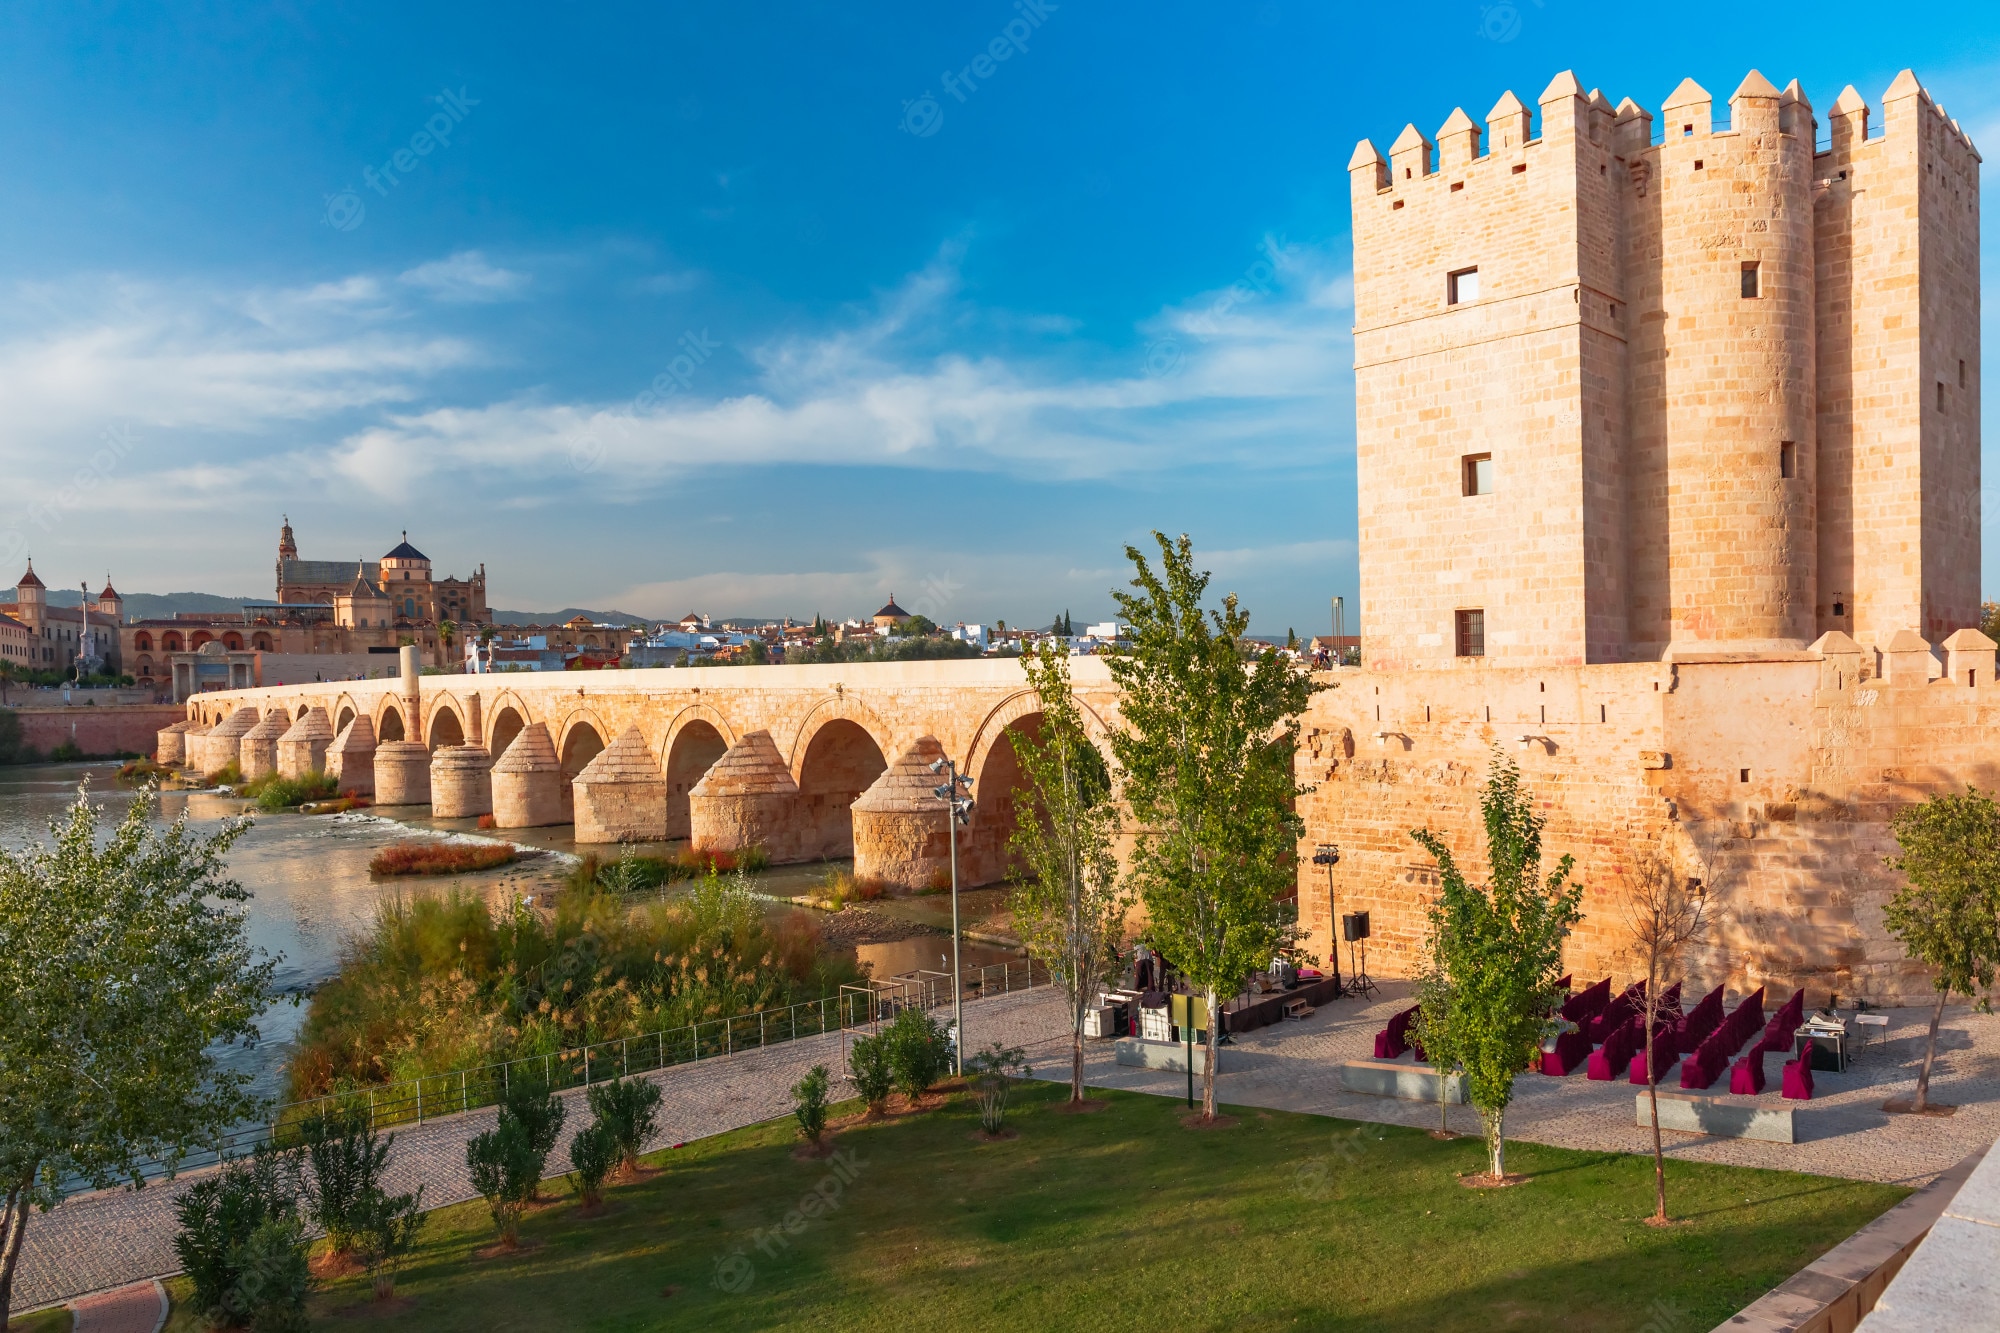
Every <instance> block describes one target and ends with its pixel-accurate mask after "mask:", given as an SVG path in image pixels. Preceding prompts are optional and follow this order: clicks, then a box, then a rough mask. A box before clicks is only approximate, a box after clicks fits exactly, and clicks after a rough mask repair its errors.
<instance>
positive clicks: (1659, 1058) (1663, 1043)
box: [1628, 1027, 1681, 1087]
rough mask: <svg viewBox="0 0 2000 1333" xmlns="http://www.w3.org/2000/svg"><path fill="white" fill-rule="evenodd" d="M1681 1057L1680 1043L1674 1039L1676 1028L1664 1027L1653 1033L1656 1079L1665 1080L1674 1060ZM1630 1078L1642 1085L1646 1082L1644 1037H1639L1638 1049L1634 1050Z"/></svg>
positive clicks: (1631, 1080)
mask: <svg viewBox="0 0 2000 1333" xmlns="http://www.w3.org/2000/svg"><path fill="white" fill-rule="evenodd" d="M1680 1058H1681V1049H1680V1045H1679V1043H1677V1042H1676V1041H1675V1040H1674V1030H1673V1029H1672V1028H1671V1027H1662V1028H1661V1029H1660V1030H1659V1031H1657V1032H1655V1033H1654V1034H1653V1077H1654V1079H1655V1080H1656V1081H1661V1082H1664V1081H1665V1079H1666V1076H1667V1071H1668V1070H1670V1069H1672V1068H1673V1067H1674V1061H1676V1060H1678V1059H1680ZM1628 1080H1629V1081H1630V1082H1633V1083H1637V1084H1639V1085H1640V1086H1642V1087H1643V1086H1644V1085H1645V1083H1646V1042H1645V1038H1643V1037H1642V1038H1640V1039H1639V1043H1638V1046H1637V1049H1636V1050H1635V1051H1634V1052H1633V1055H1632V1063H1631V1066H1630V1070H1629V1072H1628Z"/></svg>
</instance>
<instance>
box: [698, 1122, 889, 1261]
mask: <svg viewBox="0 0 2000 1333" xmlns="http://www.w3.org/2000/svg"><path fill="white" fill-rule="evenodd" d="M829 1160H831V1162H832V1163H833V1169H832V1170H830V1171H828V1172H827V1173H826V1174H825V1175H823V1176H821V1177H820V1178H819V1179H818V1180H817V1181H815V1182H814V1183H813V1187H812V1188H811V1189H809V1190H807V1191H806V1192H805V1194H804V1195H802V1196H801V1197H800V1199H799V1201H798V1203H797V1204H796V1205H795V1206H794V1207H793V1208H792V1209H791V1210H790V1211H789V1212H787V1213H786V1214H785V1215H784V1216H783V1217H781V1218H779V1219H778V1222H777V1224H776V1225H775V1226H769V1227H758V1228H757V1229H756V1230H755V1231H752V1232H751V1233H750V1245H749V1247H748V1248H745V1247H743V1246H740V1245H739V1246H737V1247H736V1248H735V1249H733V1250H731V1251H729V1252H728V1253H727V1254H724V1255H722V1256H721V1257H720V1258H718V1259H717V1260H716V1261H715V1275H714V1277H713V1278H712V1279H711V1281H713V1282H714V1284H715V1285H716V1287H717V1288H719V1289H720V1290H722V1291H726V1292H729V1293H730V1294H731V1295H735V1294H738V1293H741V1292H745V1291H748V1290H750V1287H751V1284H752V1283H754V1282H756V1280H757V1263H756V1261H755V1260H754V1259H752V1258H751V1257H750V1250H752V1249H754V1250H756V1251H757V1252H758V1253H759V1254H761V1255H763V1256H764V1257H765V1258H766V1259H776V1258H778V1257H779V1256H780V1255H782V1254H783V1253H784V1252H785V1251H786V1250H789V1249H790V1248H792V1240H791V1238H792V1237H793V1236H796V1235H799V1234H800V1233H801V1232H803V1231H805V1229H806V1228H807V1227H809V1226H811V1225H812V1224H813V1223H815V1222H823V1221H825V1220H826V1219H828V1218H830V1217H832V1216H833V1215H834V1214H835V1213H837V1212H839V1211H840V1205H841V1201H842V1200H843V1199H845V1198H846V1197H847V1189H848V1186H850V1185H852V1184H853V1183H854V1182H855V1181H856V1180H858V1179H859V1178H860V1176H861V1168H862V1167H864V1166H866V1165H868V1162H867V1159H865V1158H862V1157H857V1156H855V1155H854V1153H853V1151H852V1150H851V1149H847V1148H842V1149H839V1150H838V1151H836V1152H835V1153H834V1154H833V1156H832V1158H831V1159H829Z"/></svg>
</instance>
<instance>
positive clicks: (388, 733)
mask: <svg viewBox="0 0 2000 1333" xmlns="http://www.w3.org/2000/svg"><path fill="white" fill-rule="evenodd" d="M408 739H409V735H408V733H407V732H406V731H405V730H404V729H403V710H402V709H400V708H398V707H397V706H396V705H395V704H394V703H393V702H392V701H391V700H390V699H389V698H388V697H387V696H386V695H385V696H384V697H383V698H382V699H381V701H380V702H378V703H377V704H376V705H375V742H376V744H378V745H387V744H388V743H389V742H390V741H401V740H408Z"/></svg>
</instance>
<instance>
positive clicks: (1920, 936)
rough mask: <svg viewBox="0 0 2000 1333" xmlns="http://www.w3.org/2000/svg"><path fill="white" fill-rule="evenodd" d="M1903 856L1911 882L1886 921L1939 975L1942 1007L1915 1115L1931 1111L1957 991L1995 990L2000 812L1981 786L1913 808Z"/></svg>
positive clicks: (1896, 819)
mask: <svg viewBox="0 0 2000 1333" xmlns="http://www.w3.org/2000/svg"><path fill="white" fill-rule="evenodd" d="M1889 826H1890V828H1891V829H1893V830H1894V831H1895V834H1896V845H1897V846H1898V847H1900V848H1901V849H1902V853H1901V855H1898V856H1892V857H1889V858H1888V864H1889V868H1890V869H1892V870H1900V871H1902V872H1903V875H1904V877H1905V878H1907V879H1908V880H1909V881H1910V882H1909V884H1908V885H1907V886H1905V887H1904V888H1902V889H1900V890H1898V891H1897V893H1896V896H1895V897H1893V898H1891V899H1890V900H1889V906H1888V909H1887V910H1886V911H1885V912H1884V913H1883V920H1884V921H1885V922H1886V923H1887V925H1888V927H1889V933H1890V934H1892V935H1894V936H1895V937H1896V938H1897V939H1899V940H1901V941H1902V942H1903V948H1904V950H1905V951H1906V952H1907V953H1908V954H1909V956H1910V957H1911V958H1914V959H1916V960H1917V961H1919V962H1921V963H1923V964H1925V965H1926V966H1927V967H1929V968H1930V969H1931V972H1932V979H1931V984H1932V985H1933V986H1935V987H1936V988H1937V1004H1936V1006H1935V1007H1933V1008H1932V1010H1931V1027H1930V1035H1929V1036H1928V1038H1927V1039H1926V1040H1925V1043H1924V1067H1923V1069H1922V1070H1921V1071H1920V1072H1919V1073H1918V1075H1917V1095H1916V1099H1915V1101H1913V1102H1912V1103H1911V1105H1910V1109H1911V1110H1912V1111H1918V1112H1921V1111H1924V1110H1927V1109H1929V1107H1930V1091H1931V1066H1932V1065H1933V1064H1934V1063H1935V1062H1936V1060H1937V1034H1938V1023H1939V1022H1940V1021H1941V1020H1942V1019H1943V1018H1944V1002H1945V998H1946V997H1947V996H1949V995H1950V994H1951V993H1952V992H1953V991H1957V992H1958V993H1959V994H1961V995H1964V996H1968V997H1971V996H1975V995H1977V994H1978V993H1979V992H1981V991H1984V990H1985V989H1986V988H1987V987H1989V986H1991V985H1992V984H1993V973H1994V968H1995V966H1996V964H2000V808H1996V807H1995V805H1994V803H1993V798H1992V797H1991V796H1989V795H1987V794H1986V793H1985V792H1983V791H1981V790H1979V789H1978V788H1977V787H1968V788H1966V790H1965V791H1963V792H1958V793H1953V792H1939V793H1937V794H1936V795H1933V796H1931V797H1929V798H1928V799H1926V800H1925V801H1923V802H1922V803H1920V804H1917V805H1906V806H1904V807H1903V808H1902V809H1900V810H1898V811H1897V812H1896V813H1895V814H1894V815H1893V816H1891V818H1890V821H1889Z"/></svg>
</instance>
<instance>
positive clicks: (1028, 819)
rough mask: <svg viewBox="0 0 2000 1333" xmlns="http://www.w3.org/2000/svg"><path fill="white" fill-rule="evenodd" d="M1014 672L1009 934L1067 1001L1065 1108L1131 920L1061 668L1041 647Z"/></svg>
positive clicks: (1103, 802)
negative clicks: (1087, 1027)
mask: <svg viewBox="0 0 2000 1333" xmlns="http://www.w3.org/2000/svg"><path fill="white" fill-rule="evenodd" d="M1021 667H1022V669H1023V670H1024V671H1026V672H1027V675H1028V684H1029V686H1030V687H1031V688H1032V689H1033V690H1034V691H1035V694H1036V696H1037V698H1039V700H1040V701H1041V706H1042V713H1041V727H1040V729H1039V731H1038V732H1037V733H1035V734H1030V733H1029V732H1026V731H1023V730H1021V729H1019V728H1011V727H1010V728H1009V729H1008V731H1007V737H1008V740H1009V741H1010V743H1011V744H1012V745H1013V747H1014V757H1015V758H1016V760H1018V761H1019V763H1020V765H1021V769H1022V771H1023V772H1024V773H1026V774H1027V778H1028V780H1027V782H1026V783H1024V784H1022V785H1021V786H1019V787H1017V788H1015V790H1014V816H1015V823H1014V834H1013V836H1012V838H1011V839H1010V840H1009V844H1008V845H1009V847H1010V848H1011V850H1012V851H1013V852H1014V854H1015V855H1016V856H1018V857H1020V859H1021V861H1022V862H1023V864H1024V865H1025V866H1026V868H1027V871H1028V876H1027V878H1026V879H1024V880H1023V881H1021V883H1020V884H1019V885H1018V886H1017V887H1016V888H1015V890H1014V893H1013V903H1012V907H1013V913H1014V930H1015V932H1016V933H1017V934H1018V935H1019V936H1020V938H1021V942H1022V943H1023V944H1024V945H1026V946H1027V949H1028V952H1029V953H1030V954H1032V955H1033V956H1034V957H1036V958H1038V959H1040V960H1041V962H1042V965H1043V966H1044V967H1046V968H1048V970H1049V976H1050V977H1051V979H1053V980H1054V981H1055V983H1056V985H1057V986H1059V987H1061V988H1062V992H1063V995H1064V996H1065V998H1067V999H1068V1001H1069V1014H1070V1085H1069V1096H1070V1101H1072V1102H1080V1101H1082V1100H1083V1020H1084V1015H1085V1013H1086V1012H1087V1011H1088V1009H1089V1006H1090V1002H1091V1001H1092V1000H1093V999H1095V998H1096V996H1097V991H1098V988H1099V986H1100V985H1101V984H1102V983H1103V982H1104V981H1105V980H1106V979H1108V978H1109V977H1110V976H1111V974H1112V972H1113V970H1114V969H1115V968H1116V967H1117V965H1118V942H1119V940H1121V939H1122V938H1123V937H1124V934H1125V917H1126V915H1127V913H1128V912H1130V911H1131V906H1132V900H1131V895H1130V893H1129V892H1127V891H1125V890H1124V889H1123V888H1121V886H1120V884H1119V880H1118V858H1117V855H1116V854H1115V853H1114V852H1113V850H1112V841H1113V839H1115V838H1116V837H1117V836H1118V807H1117V805H1116V803H1115V802H1114V801H1113V799H1112V788H1111V770H1110V767H1109V765H1107V764H1106V763H1105V762H1104V756H1103V755H1102V754H1100V753H1099V752H1098V749H1097V747H1096V746H1095V745H1093V744H1092V743H1091V740H1090V736H1089V733H1088V732H1086V731H1085V730H1084V725H1083V710H1082V708H1081V707H1079V706H1078V704H1077V701H1076V694H1075V691H1074V690H1073V689H1072V688H1071V686H1070V678H1069V658H1068V657H1067V656H1065V655H1063V654H1061V653H1058V652H1057V651H1056V649H1055V645H1054V644H1051V643H1044V644H1042V645H1041V649H1040V651H1039V652H1038V653H1037V654H1035V655H1034V656H1027V655H1023V657H1022V658H1021Z"/></svg>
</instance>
